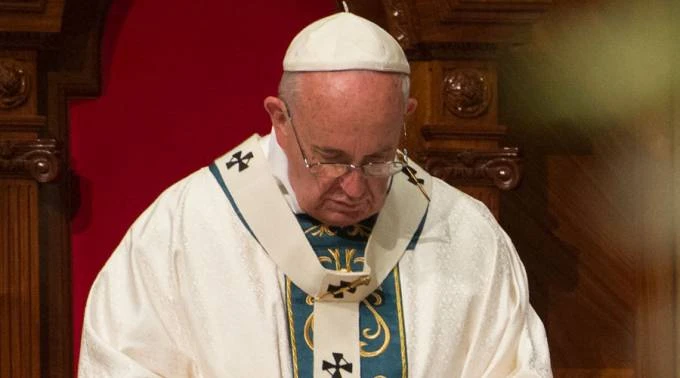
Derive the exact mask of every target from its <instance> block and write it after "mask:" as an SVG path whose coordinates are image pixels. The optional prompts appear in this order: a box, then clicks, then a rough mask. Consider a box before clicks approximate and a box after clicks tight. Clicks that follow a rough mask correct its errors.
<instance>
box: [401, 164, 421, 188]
mask: <svg viewBox="0 0 680 378" xmlns="http://www.w3.org/2000/svg"><path fill="white" fill-rule="evenodd" d="M401 171H402V172H404V174H406V176H408V182H410V183H411V184H413V185H417V184H421V185H422V184H423V183H424V182H425V180H423V179H421V178H418V177H417V176H416V172H417V171H416V170H415V169H413V168H411V167H409V166H408V165H406V166H404V168H402V169H401Z"/></svg>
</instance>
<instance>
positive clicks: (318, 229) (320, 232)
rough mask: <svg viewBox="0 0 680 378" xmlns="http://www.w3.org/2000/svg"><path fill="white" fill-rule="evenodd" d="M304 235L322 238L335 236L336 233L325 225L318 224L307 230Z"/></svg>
mask: <svg viewBox="0 0 680 378" xmlns="http://www.w3.org/2000/svg"><path fill="white" fill-rule="evenodd" d="M305 234H311V235H312V236H316V237H318V238H322V237H324V236H335V235H336V233H335V232H334V231H333V230H331V228H330V227H329V226H327V225H325V224H320V225H318V226H312V227H310V228H308V229H306V230H305Z"/></svg>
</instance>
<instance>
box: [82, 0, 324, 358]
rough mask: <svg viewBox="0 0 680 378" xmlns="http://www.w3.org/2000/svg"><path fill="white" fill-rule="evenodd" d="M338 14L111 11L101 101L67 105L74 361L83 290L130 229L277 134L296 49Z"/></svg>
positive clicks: (153, 5) (303, 0) (122, 2)
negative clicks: (218, 160) (281, 90)
mask: <svg viewBox="0 0 680 378" xmlns="http://www.w3.org/2000/svg"><path fill="white" fill-rule="evenodd" d="M334 11H335V1H333V0H288V1H273V0H270V1H268V0H248V1H239V2H236V1H229V0H227V1H225V0H202V1H192V2H179V1H176V2H169V1H161V0H145V1H134V2H133V1H131V0H117V1H114V2H113V4H112V6H111V9H110V10H109V14H108V20H107V24H106V29H105V32H104V37H103V41H102V71H103V72H102V73H103V91H102V95H101V97H99V98H97V99H94V100H81V101H74V102H72V103H71V106H70V127H71V130H70V135H71V140H70V159H71V166H72V167H73V170H74V171H75V174H76V175H77V177H78V179H79V185H78V186H79V190H80V204H79V208H78V211H77V213H76V216H75V219H74V220H73V224H72V231H71V240H72V268H73V270H72V272H73V273H72V277H73V286H72V290H73V326H74V344H75V361H77V357H78V351H79V349H80V335H81V328H82V318H83V309H84V307H85V301H86V298H87V293H88V291H89V288H90V286H91V284H92V282H93V280H94V278H95V276H96V274H97V272H98V271H99V269H100V268H101V267H102V265H103V264H104V263H105V262H106V260H107V259H108V257H109V256H110V254H111V252H112V251H113V249H114V248H115V247H116V245H117V244H118V242H119V241H120V239H121V238H122V236H123V234H124V233H125V231H126V229H127V228H128V227H129V225H130V224H131V223H132V222H133V221H134V220H135V218H136V217H137V216H138V215H139V214H140V213H141V212H142V211H143V210H144V209H145V208H146V207H147V206H148V205H149V204H150V203H151V202H152V201H153V200H154V198H155V197H156V196H158V195H159V194H160V193H161V191H162V190H163V189H164V188H166V187H167V186H169V185H170V184H172V183H173V182H175V181H177V180H179V179H181V178H182V177H184V176H186V175H187V174H189V173H191V172H192V171H194V170H196V169H198V168H200V167H202V166H205V165H207V164H209V163H210V162H211V160H212V159H214V158H215V157H217V156H219V155H221V154H223V153H224V152H226V151H228V150H229V149H231V148H232V147H234V146H235V145H236V144H238V143H239V142H240V141H241V140H243V139H244V138H246V137H247V136H249V135H250V134H252V133H260V134H261V135H263V134H266V133H268V132H269V129H270V127H271V124H270V123H269V121H268V118H267V117H266V114H265V112H264V109H263V106H262V100H263V99H264V97H265V96H267V95H275V94H276V88H277V84H278V79H279V76H280V74H281V61H282V59H283V54H284V53H285V50H286V47H287V45H288V43H289V41H290V40H291V38H292V37H293V36H294V35H295V33H296V32H297V31H298V30H300V29H301V28H302V27H303V26H304V25H306V24H308V23H309V22H311V21H312V20H314V19H317V18H320V17H322V16H325V15H329V14H331V13H333V12H334Z"/></svg>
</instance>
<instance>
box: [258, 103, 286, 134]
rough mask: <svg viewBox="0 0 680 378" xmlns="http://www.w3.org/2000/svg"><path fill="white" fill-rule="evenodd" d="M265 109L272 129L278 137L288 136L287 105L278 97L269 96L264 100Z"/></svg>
mask: <svg viewBox="0 0 680 378" xmlns="http://www.w3.org/2000/svg"><path fill="white" fill-rule="evenodd" d="M264 109H265V110H266V111H267V114H269V119H270V120H271V122H272V127H274V129H275V130H276V134H277V135H286V136H287V135H288V128H287V127H284V126H285V125H286V123H287V121H288V113H287V108H286V104H285V103H284V102H283V100H281V99H280V98H278V97H274V96H269V97H267V98H265V99H264Z"/></svg>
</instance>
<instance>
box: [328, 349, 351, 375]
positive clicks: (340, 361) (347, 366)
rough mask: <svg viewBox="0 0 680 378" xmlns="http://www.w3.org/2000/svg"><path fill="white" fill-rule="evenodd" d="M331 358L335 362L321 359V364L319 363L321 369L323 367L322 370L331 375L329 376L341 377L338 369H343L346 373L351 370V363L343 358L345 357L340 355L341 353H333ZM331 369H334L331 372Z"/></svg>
mask: <svg viewBox="0 0 680 378" xmlns="http://www.w3.org/2000/svg"><path fill="white" fill-rule="evenodd" d="M333 359H334V360H335V364H333V363H330V362H328V361H323V364H322V365H321V369H323V371H327V372H328V374H330V375H331V378H342V374H341V373H340V370H344V371H346V372H348V373H351V372H352V364H351V363H349V362H347V360H345V358H344V357H343V356H342V353H333ZM331 370H335V371H334V372H331Z"/></svg>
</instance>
